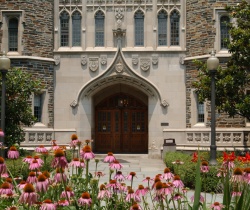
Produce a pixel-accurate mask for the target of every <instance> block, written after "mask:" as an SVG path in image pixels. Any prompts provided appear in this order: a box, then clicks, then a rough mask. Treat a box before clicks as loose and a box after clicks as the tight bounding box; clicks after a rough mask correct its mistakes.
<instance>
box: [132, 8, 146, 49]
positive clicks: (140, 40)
mask: <svg viewBox="0 0 250 210" xmlns="http://www.w3.org/2000/svg"><path fill="white" fill-rule="evenodd" d="M134 22H135V24H134V30H135V46H144V12H143V11H142V10H141V9H138V10H137V11H136V12H135V14H134Z"/></svg>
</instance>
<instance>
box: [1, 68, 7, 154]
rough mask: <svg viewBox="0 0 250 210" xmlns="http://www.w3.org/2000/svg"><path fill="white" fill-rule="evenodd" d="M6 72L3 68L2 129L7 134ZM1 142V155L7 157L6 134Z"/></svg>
mask: <svg viewBox="0 0 250 210" xmlns="http://www.w3.org/2000/svg"><path fill="white" fill-rule="evenodd" d="M6 74H7V71H4V70H2V100H1V129H2V130H3V132H4V134H5V96H6V87H5V81H6ZM1 143H2V146H3V149H0V156H1V157H5V150H4V146H5V144H4V136H2V137H1Z"/></svg>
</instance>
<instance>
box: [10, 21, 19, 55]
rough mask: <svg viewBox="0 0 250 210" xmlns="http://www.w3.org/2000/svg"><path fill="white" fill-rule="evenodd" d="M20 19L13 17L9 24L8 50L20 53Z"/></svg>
mask: <svg viewBox="0 0 250 210" xmlns="http://www.w3.org/2000/svg"><path fill="white" fill-rule="evenodd" d="M18 22H19V20H18V18H16V17H11V18H9V22H8V25H9V27H8V36H9V37H8V41H9V43H8V48H9V51H18Z"/></svg>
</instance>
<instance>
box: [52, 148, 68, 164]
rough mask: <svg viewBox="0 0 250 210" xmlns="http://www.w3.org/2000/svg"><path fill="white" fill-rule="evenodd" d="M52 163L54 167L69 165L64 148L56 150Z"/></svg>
mask: <svg viewBox="0 0 250 210" xmlns="http://www.w3.org/2000/svg"><path fill="white" fill-rule="evenodd" d="M51 165H52V167H53V168H58V167H60V168H66V167H67V166H68V162H67V159H66V157H65V154H64V151H63V150H62V149H57V150H55V151H54V159H53V160H52V163H51Z"/></svg>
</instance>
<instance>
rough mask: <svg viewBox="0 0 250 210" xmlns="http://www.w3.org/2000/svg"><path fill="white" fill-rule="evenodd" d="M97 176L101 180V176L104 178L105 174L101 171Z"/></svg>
mask: <svg viewBox="0 0 250 210" xmlns="http://www.w3.org/2000/svg"><path fill="white" fill-rule="evenodd" d="M95 175H96V176H97V177H98V178H100V177H101V176H104V175H105V174H104V173H102V172H101V171H97V172H95Z"/></svg>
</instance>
